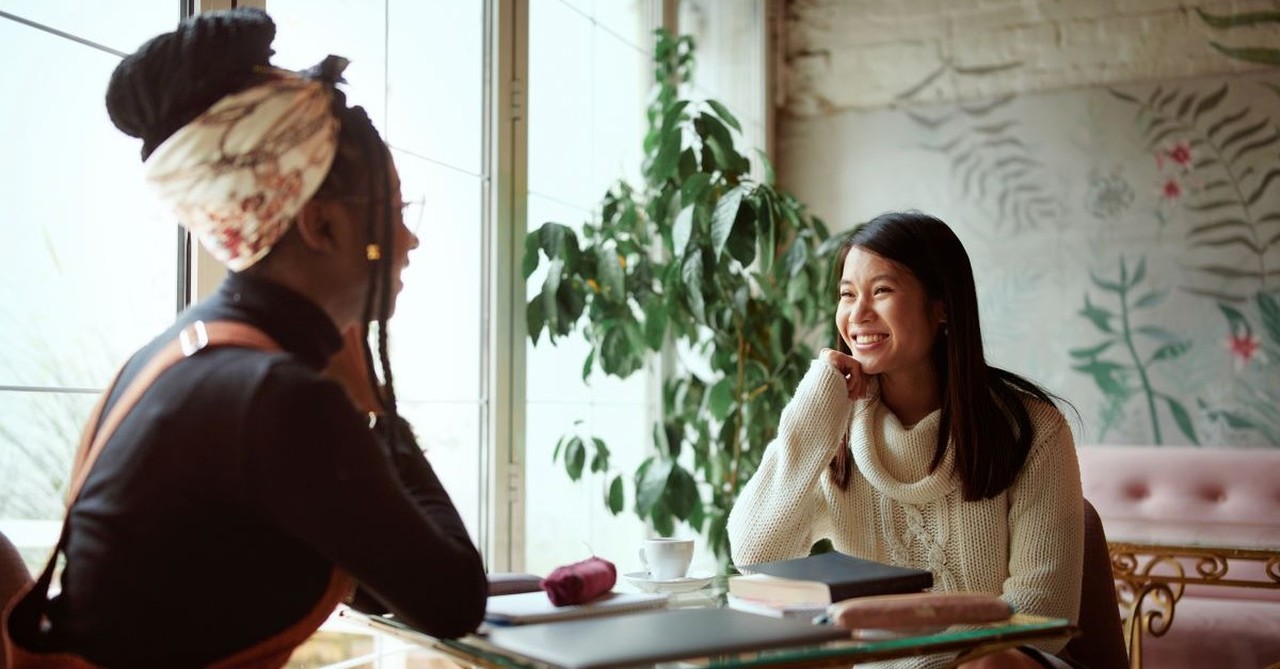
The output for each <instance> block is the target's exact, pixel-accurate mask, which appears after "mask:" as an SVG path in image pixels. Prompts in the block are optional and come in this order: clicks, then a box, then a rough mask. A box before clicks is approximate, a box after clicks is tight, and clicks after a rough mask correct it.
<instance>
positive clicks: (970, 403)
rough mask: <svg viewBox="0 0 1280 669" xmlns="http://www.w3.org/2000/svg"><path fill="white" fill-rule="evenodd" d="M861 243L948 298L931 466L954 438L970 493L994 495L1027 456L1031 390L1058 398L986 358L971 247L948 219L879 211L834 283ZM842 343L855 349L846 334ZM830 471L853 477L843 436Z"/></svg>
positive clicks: (939, 345) (858, 234)
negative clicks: (1027, 400)
mask: <svg viewBox="0 0 1280 669" xmlns="http://www.w3.org/2000/svg"><path fill="white" fill-rule="evenodd" d="M854 248H859V249H862V250H864V251H867V252H869V253H873V254H875V255H877V256H880V257H881V258H884V259H885V260H888V261H890V262H893V263H895V264H896V265H898V266H899V267H902V268H904V269H906V270H907V271H909V272H911V274H912V275H913V276H914V277H915V278H916V279H917V280H919V281H920V284H921V285H922V286H923V287H924V291H925V295H927V296H928V299H930V300H937V301H939V302H941V303H942V307H943V312H944V313H945V314H946V325H945V328H944V329H943V330H941V331H939V333H938V334H937V335H936V336H935V337H934V341H933V349H932V352H931V356H932V359H933V367H934V370H936V373H937V375H938V391H939V395H940V399H941V404H942V420H941V424H940V425H939V427H938V442H937V445H936V446H935V448H934V453H933V461H932V462H931V463H930V465H929V471H934V470H936V469H937V468H938V466H939V465H941V464H942V461H943V458H944V456H945V455H946V452H947V448H948V443H950V444H951V446H952V447H954V448H955V469H956V474H957V476H958V477H959V478H960V481H961V486H962V491H963V494H964V499H966V500H969V501H973V500H979V499H988V498H991V497H995V496H996V495H999V494H1000V493H1002V492H1004V491H1005V490H1006V489H1008V487H1009V486H1010V485H1012V484H1013V481H1014V479H1015V478H1016V477H1017V475H1018V472H1019V471H1020V470H1021V469H1022V466H1023V464H1024V463H1026V460H1027V455H1028V454H1029V453H1030V451H1031V444H1032V440H1033V438H1034V434H1033V431H1032V427H1031V417H1030V415H1029V413H1028V411H1027V407H1026V405H1025V404H1024V403H1023V401H1024V399H1025V398H1026V397H1028V396H1029V397H1032V398H1035V399H1037V400H1040V401H1043V402H1048V403H1050V404H1052V403H1053V402H1054V399H1056V398H1055V397H1054V396H1053V395H1052V394H1050V393H1049V392H1047V391H1046V390H1044V389H1043V388H1041V387H1040V386H1038V385H1036V384H1035V383H1033V382H1032V381H1029V380H1027V379H1026V378H1023V377H1021V376H1019V375H1017V374H1014V373H1012V372H1009V371H1006V370H1003V369H1000V368H998V367H995V366H993V365H989V364H987V362H986V358H985V357H984V355H983V349H982V329H981V327H980V325H979V323H978V292H977V289H976V287H975V285H974V280H973V267H972V266H971V265H970V263H969V254H968V253H966V252H965V250H964V246H963V245H962V244H961V243H960V239H959V238H958V237H956V235H955V232H953V231H952V230H951V228H950V227H949V226H947V224H946V223H943V222H942V221H941V220H939V219H937V218H934V217H933V216H929V215H926V214H922V213H919V212H892V213H886V214H881V215H880V216H877V217H875V218H874V219H872V220H871V221H869V222H867V223H866V224H865V225H861V226H859V227H857V228H855V229H854V230H853V232H851V233H849V235H848V237H847V238H846V239H845V241H844V243H843V244H841V245H840V250H839V252H838V253H837V256H836V266H835V271H836V277H835V280H836V283H837V285H838V283H839V280H840V274H841V273H842V272H843V268H844V262H845V258H847V257H848V255H849V252H850V251H851V250H852V249H854ZM836 346H837V347H838V349H839V350H840V351H842V352H843V353H846V354H849V353H850V351H849V347H848V345H846V344H845V342H844V338H843V337H841V336H839V334H838V333H837V336H836ZM830 469H831V474H832V478H833V480H834V481H835V483H836V485H837V486H838V487H839V488H841V489H844V488H845V487H847V486H848V484H849V478H850V476H851V470H852V454H851V453H850V452H849V448H848V444H842V445H841V447H840V450H839V451H838V452H837V453H836V457H835V458H834V459H833V460H832V461H831V464H830Z"/></svg>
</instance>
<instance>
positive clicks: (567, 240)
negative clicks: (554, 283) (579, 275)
mask: <svg viewBox="0 0 1280 669" xmlns="http://www.w3.org/2000/svg"><path fill="white" fill-rule="evenodd" d="M538 242H539V243H540V244H541V246H542V251H543V253H546V254H547V257H548V258H551V259H552V260H557V259H558V260H560V261H561V262H562V263H563V264H564V266H565V267H568V268H570V269H571V270H572V269H574V268H576V267H577V266H578V254H579V253H580V252H579V250H578V236H577V235H576V234H574V232H573V230H572V229H571V228H569V227H568V226H565V225H561V224H559V223H552V222H547V223H543V224H542V227H541V228H539V229H538Z"/></svg>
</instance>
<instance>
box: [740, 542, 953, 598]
mask: <svg viewBox="0 0 1280 669" xmlns="http://www.w3.org/2000/svg"><path fill="white" fill-rule="evenodd" d="M738 571H740V572H742V573H743V574H745V576H738V577H735V578H731V579H729V592H730V593H732V594H734V595H737V596H739V597H745V598H747V599H752V600H757V601H763V602H770V603H774V604H798V603H816V604H832V603H835V602H838V601H841V600H845V599H850V598H853V597H867V596H870V595H893V594H900V593H907V592H920V591H922V590H927V589H928V588H931V587H933V574H932V573H931V572H929V571H926V570H924V569H913V568H911V567H898V566H895V565H891V564H885V563H883V562H876V561H874V560H864V559H862V558H856V557H853V556H852V555H845V554H844V553H838V552H835V551H832V552H829V553H820V554H818V555H810V556H807V557H802V558H795V559H792V560H779V561H777V562H764V563H760V564H753V565H745V566H743V565H739V566H738Z"/></svg>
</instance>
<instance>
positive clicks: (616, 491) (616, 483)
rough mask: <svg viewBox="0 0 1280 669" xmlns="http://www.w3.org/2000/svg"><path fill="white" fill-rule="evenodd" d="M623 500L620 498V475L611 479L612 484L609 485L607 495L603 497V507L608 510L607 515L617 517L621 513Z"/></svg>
mask: <svg viewBox="0 0 1280 669" xmlns="http://www.w3.org/2000/svg"><path fill="white" fill-rule="evenodd" d="M624 503H625V500H624V499H623V496H622V475H621V474H619V475H617V476H614V477H613V482H612V483H610V484H609V493H608V496H607V497H605V505H606V506H607V507H608V508H609V513H611V514H613V515H615V516H616V515H618V514H620V513H622V507H623V504H624Z"/></svg>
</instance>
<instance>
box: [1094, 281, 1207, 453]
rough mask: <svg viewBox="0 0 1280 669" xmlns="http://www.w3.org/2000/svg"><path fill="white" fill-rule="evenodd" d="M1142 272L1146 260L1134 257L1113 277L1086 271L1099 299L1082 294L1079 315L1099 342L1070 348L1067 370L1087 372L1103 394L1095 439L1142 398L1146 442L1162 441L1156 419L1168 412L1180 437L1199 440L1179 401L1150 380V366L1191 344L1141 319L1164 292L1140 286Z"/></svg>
mask: <svg viewBox="0 0 1280 669" xmlns="http://www.w3.org/2000/svg"><path fill="white" fill-rule="evenodd" d="M1146 276H1147V260H1146V258H1141V259H1139V260H1138V264H1137V265H1136V266H1135V267H1134V268H1133V271H1132V272H1131V271H1130V270H1129V266H1128V264H1127V263H1126V262H1125V259H1124V257H1123V256H1122V257H1121V258H1120V271H1119V274H1118V276H1117V277H1116V278H1115V279H1111V278H1101V277H1098V276H1096V275H1094V274H1093V273H1090V274H1089V278H1090V279H1091V280H1092V282H1093V285H1094V287H1095V288H1097V289H1099V290H1100V291H1101V292H1102V297H1103V299H1102V301H1099V302H1098V303H1095V302H1094V301H1093V300H1092V299H1090V297H1089V293H1085V296H1084V308H1082V309H1081V310H1080V312H1079V314H1080V315H1081V316H1083V317H1085V318H1086V319H1088V320H1089V322H1090V323H1092V324H1093V327H1094V329H1095V330H1097V331H1098V334H1100V335H1102V341H1100V342H1099V343H1097V344H1094V345H1091V346H1087V347H1085V348H1078V349H1074V350H1072V351H1071V352H1070V354H1071V357H1072V358H1073V360H1074V363H1075V364H1073V365H1072V369H1074V370H1076V371H1077V372H1080V373H1082V374H1087V375H1089V376H1091V377H1092V378H1093V380H1094V383H1095V384H1096V385H1097V387H1098V390H1099V391H1100V392H1101V393H1102V397H1103V406H1102V409H1101V412H1100V413H1101V418H1102V421H1101V422H1102V425H1101V434H1100V435H1099V439H1103V438H1105V437H1106V433H1107V431H1108V430H1110V429H1111V428H1113V427H1115V425H1116V424H1117V423H1118V422H1119V421H1120V419H1121V417H1122V416H1123V414H1124V410H1125V405H1126V404H1128V402H1129V401H1130V400H1131V399H1133V398H1134V397H1141V398H1142V400H1143V405H1144V407H1145V408H1146V410H1147V417H1148V419H1149V421H1150V425H1151V433H1150V434H1151V443H1153V444H1163V443H1165V437H1164V433H1163V431H1162V430H1161V427H1160V423H1161V420H1160V417H1161V415H1162V413H1164V412H1166V411H1167V412H1168V414H1169V415H1170V416H1171V417H1172V418H1173V421H1174V423H1175V424H1176V425H1177V426H1178V429H1179V430H1180V431H1181V432H1182V434H1183V436H1185V437H1186V438H1187V440H1188V441H1190V442H1191V443H1193V444H1198V443H1200V441H1199V439H1198V438H1197V437H1196V429H1195V424H1194V422H1193V420H1192V418H1191V414H1190V413H1189V412H1188V411H1187V408H1186V406H1185V405H1184V404H1183V401H1182V400H1181V399H1179V398H1178V397H1175V396H1174V395H1172V394H1171V393H1169V392H1168V391H1166V390H1162V389H1160V388H1157V387H1156V385H1155V383H1154V381H1153V380H1152V378H1151V374H1150V371H1149V370H1150V368H1151V367H1152V366H1154V365H1157V364H1160V363H1163V362H1167V361H1171V360H1174V359H1176V358H1179V357H1181V356H1183V355H1184V354H1186V353H1187V351H1188V350H1189V349H1190V348H1191V342H1190V341H1189V340H1188V339H1186V338H1185V337H1182V336H1179V335H1178V334H1176V333H1174V332H1171V331H1169V330H1168V329H1166V328H1164V327H1161V326H1160V325H1157V324H1156V323H1157V322H1158V321H1156V320H1155V319H1151V318H1149V317H1144V315H1147V314H1150V313H1151V311H1152V310H1153V309H1154V308H1155V307H1157V306H1158V305H1159V304H1160V303H1161V302H1162V301H1164V298H1165V296H1166V295H1167V291H1166V290H1151V289H1140V288H1139V286H1140V285H1141V284H1142V283H1143V281H1144V280H1145V279H1146Z"/></svg>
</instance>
